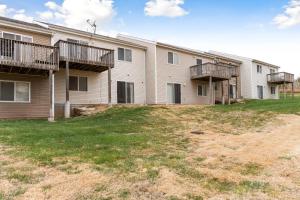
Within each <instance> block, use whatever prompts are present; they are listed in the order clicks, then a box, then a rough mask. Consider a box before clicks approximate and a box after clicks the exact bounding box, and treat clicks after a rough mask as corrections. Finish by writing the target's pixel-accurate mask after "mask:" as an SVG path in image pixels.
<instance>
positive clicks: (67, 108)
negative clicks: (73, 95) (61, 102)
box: [65, 61, 70, 118]
mask: <svg viewBox="0 0 300 200" xmlns="http://www.w3.org/2000/svg"><path fill="white" fill-rule="evenodd" d="M69 73H70V72H69V61H66V73H65V81H66V102H65V118H70V93H69V89H70V87H69V76H70V74H69Z"/></svg>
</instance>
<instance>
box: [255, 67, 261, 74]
mask: <svg viewBox="0 0 300 200" xmlns="http://www.w3.org/2000/svg"><path fill="white" fill-rule="evenodd" d="M258 69H259V70H258ZM262 71H263V70H262V65H256V72H257V73H258V74H262Z"/></svg>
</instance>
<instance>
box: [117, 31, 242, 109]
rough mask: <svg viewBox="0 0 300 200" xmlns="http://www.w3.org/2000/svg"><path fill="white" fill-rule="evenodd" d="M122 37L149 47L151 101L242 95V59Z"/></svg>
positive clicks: (208, 100)
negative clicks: (240, 69) (240, 73)
mask: <svg viewBox="0 0 300 200" xmlns="http://www.w3.org/2000/svg"><path fill="white" fill-rule="evenodd" d="M118 38H119V39H122V40H127V41H129V42H133V43H137V44H140V45H143V46H146V47H147V48H148V50H147V55H146V82H147V88H146V94H147V104H215V103H216V102H219V103H225V101H227V102H230V101H231V100H235V99H237V98H239V97H240V94H241V91H240V89H241V88H240V81H241V80H240V77H239V67H240V64H241V62H240V61H238V60H235V59H230V58H226V57H224V56H219V55H214V54H210V53H205V52H200V51H196V50H192V49H188V48H183V47H178V46H174V45H170V44H164V43H160V42H154V41H148V40H144V39H139V38H135V37H130V36H125V35H119V36H118Z"/></svg>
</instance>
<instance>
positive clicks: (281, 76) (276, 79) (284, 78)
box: [267, 72, 295, 85]
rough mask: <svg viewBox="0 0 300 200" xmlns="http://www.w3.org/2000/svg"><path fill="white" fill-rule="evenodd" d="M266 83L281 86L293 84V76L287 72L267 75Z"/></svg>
mask: <svg viewBox="0 0 300 200" xmlns="http://www.w3.org/2000/svg"><path fill="white" fill-rule="evenodd" d="M267 79H268V83H271V84H278V85H282V84H285V83H294V81H295V79H294V74H290V73H287V72H278V73H273V74H268V75H267Z"/></svg>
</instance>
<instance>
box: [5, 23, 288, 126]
mask: <svg viewBox="0 0 300 200" xmlns="http://www.w3.org/2000/svg"><path fill="white" fill-rule="evenodd" d="M256 62H257V61H255V62H254V63H256ZM245 63H246V62H245V61H244V60H242V59H240V58H238V57H231V56H226V55H223V54H217V53H207V52H201V51H198V50H193V49H189V48H184V47H179V46H175V45H170V44H165V43H161V42H153V41H147V40H143V39H138V38H134V37H129V36H124V35H119V36H118V37H117V38H113V37H107V36H103V35H98V34H92V33H90V32H85V31H80V30H76V29H71V28H66V27H62V26H58V25H54V24H49V23H44V22H35V23H27V22H22V21H18V20H12V19H9V18H4V17H0V119H12V118H48V119H49V120H50V121H53V120H54V118H55V117H66V118H68V117H70V116H71V115H72V111H73V108H75V107H81V106H93V105H101V104H105V105H107V104H138V105H145V104H191V105H192V104H194V105H195V104H215V103H223V104H225V103H231V102H233V101H236V100H237V99H240V98H243V96H244V95H245V94H246V93H247V92H246V90H247V88H246V86H248V85H251V83H250V82H249V80H254V79H253V78H251V77H252V75H251V76H247V74H245V70H246V69H245V67H246V66H245ZM259 65H261V63H259ZM253 66H254V65H253ZM269 67H270V69H271V68H272V69H273V68H275V69H276V70H275V71H270V74H265V75H264V74H262V75H261V76H264V77H265V76H266V81H268V83H269V84H271V85H276V84H280V83H281V82H282V80H281V79H280V78H281V75H280V74H278V73H277V69H278V68H276V67H275V66H269ZM249 70H252V68H251V69H250V68H249ZM264 73H265V71H264ZM249 77H250V78H249ZM284 77H286V75H284ZM288 78H289V79H288V80H289V81H292V79H293V76H288ZM284 81H286V80H284ZM245 88H246V89H245ZM252 89H253V87H252ZM252 89H251V90H252ZM270 90H272V88H270Z"/></svg>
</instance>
